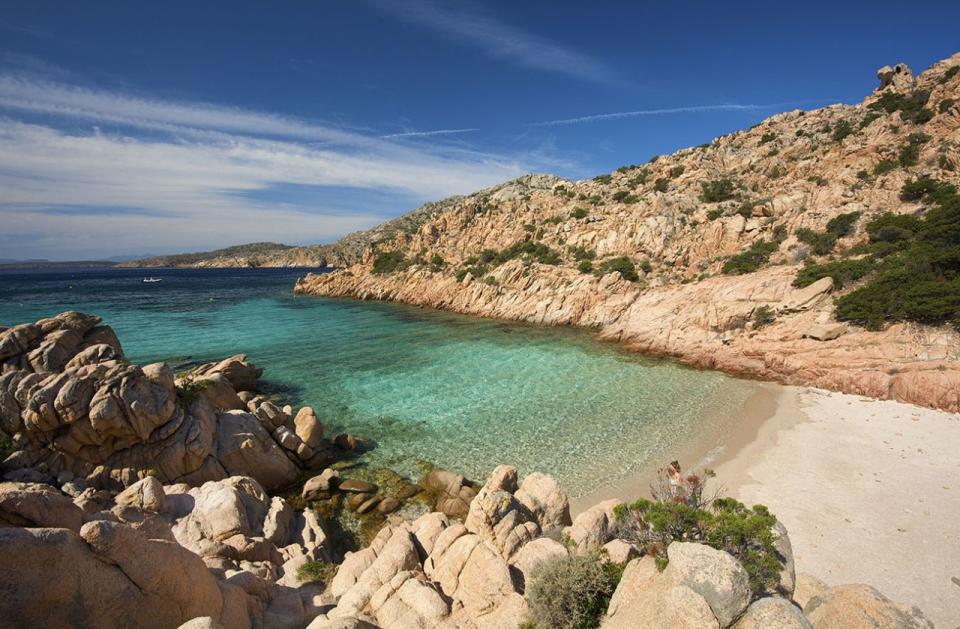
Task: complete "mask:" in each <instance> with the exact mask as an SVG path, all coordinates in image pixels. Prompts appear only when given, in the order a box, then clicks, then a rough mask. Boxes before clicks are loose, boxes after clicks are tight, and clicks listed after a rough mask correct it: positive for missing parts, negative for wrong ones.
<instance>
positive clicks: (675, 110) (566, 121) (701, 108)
mask: <svg viewBox="0 0 960 629" xmlns="http://www.w3.org/2000/svg"><path fill="white" fill-rule="evenodd" d="M781 104H789V103H781ZM777 106H779V105H693V106H690V107H670V108H666V109H637V110H634V111H617V112H613V113H609V114H593V115H590V116H579V117H577V118H562V119H560V120H545V121H543V122H531V123H529V124H528V125H527V126H528V127H553V126H561V125H571V124H580V123H582V122H598V121H601V120H616V119H619V118H636V117H638V116H662V115H664V114H688V113H699V112H706V111H757V110H759V109H769V108H771V107H777Z"/></svg>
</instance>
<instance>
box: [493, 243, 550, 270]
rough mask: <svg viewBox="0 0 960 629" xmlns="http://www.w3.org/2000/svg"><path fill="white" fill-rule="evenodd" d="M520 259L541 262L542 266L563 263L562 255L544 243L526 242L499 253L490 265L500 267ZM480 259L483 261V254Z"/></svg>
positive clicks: (514, 244)
mask: <svg viewBox="0 0 960 629" xmlns="http://www.w3.org/2000/svg"><path fill="white" fill-rule="evenodd" d="M520 257H522V258H524V259H525V260H529V261H532V262H539V263H540V264H560V261H561V258H560V254H559V253H558V252H557V251H555V250H554V249H551V248H550V247H549V246H547V245H545V244H544V243H542V242H536V241H534V240H524V241H520V242H515V243H513V244H512V245H510V246H509V247H507V248H506V249H504V250H503V251H501V252H499V253H497V254H496V255H495V256H494V257H493V259H492V260H491V261H490V264H492V265H493V266H500V265H501V264H503V263H505V262H508V261H510V260H513V259H514V258H520ZM480 259H481V260H483V254H481V257H480Z"/></svg>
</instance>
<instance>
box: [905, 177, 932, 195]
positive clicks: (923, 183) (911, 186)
mask: <svg viewBox="0 0 960 629" xmlns="http://www.w3.org/2000/svg"><path fill="white" fill-rule="evenodd" d="M939 189H940V183H939V182H938V181H937V180H935V179H933V178H931V177H918V178H916V179H911V180H910V181H908V182H907V183H905V184H903V187H902V188H900V200H901V201H919V200H920V199H922V198H923V197H925V196H927V195H931V194H933V193H935V192H937V190H939Z"/></svg>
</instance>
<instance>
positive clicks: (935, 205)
mask: <svg viewBox="0 0 960 629" xmlns="http://www.w3.org/2000/svg"><path fill="white" fill-rule="evenodd" d="M901 198H907V199H911V200H922V201H924V202H927V203H929V204H931V207H929V208H928V209H927V210H926V212H925V213H924V214H923V216H922V217H920V218H917V217H910V216H897V215H892V214H884V215H882V216H879V217H877V218H876V219H874V220H873V221H871V222H870V223H869V224H868V225H867V232H868V233H869V234H870V238H871V246H873V247H875V248H876V249H877V251H878V252H879V253H877V254H876V255H875V256H874V258H875V260H876V264H875V269H874V272H873V273H872V274H871V275H870V277H868V279H867V282H866V283H865V284H864V285H863V286H861V287H859V288H857V289H856V290H854V291H853V292H851V293H849V294H847V295H844V296H842V297H840V298H839V299H837V301H836V316H837V319H839V320H841V321H850V322H852V323H857V324H859V325H863V326H864V327H867V328H869V329H874V330H877V329H881V328H882V327H883V326H884V325H886V324H887V323H889V322H894V321H916V322H918V323H925V324H928V325H940V324H944V323H950V324H952V325H954V326H955V327H958V328H960V195H958V194H957V189H956V187H955V186H953V185H949V184H943V183H940V182H938V181H935V180H932V179H928V178H922V179H917V180H913V181H911V182H908V183H907V184H905V185H904V186H903V189H902V190H901Z"/></svg>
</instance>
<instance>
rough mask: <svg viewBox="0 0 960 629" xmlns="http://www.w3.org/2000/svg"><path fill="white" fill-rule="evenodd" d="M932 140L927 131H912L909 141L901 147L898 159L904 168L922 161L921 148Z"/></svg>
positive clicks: (908, 137)
mask: <svg viewBox="0 0 960 629" xmlns="http://www.w3.org/2000/svg"><path fill="white" fill-rule="evenodd" d="M929 141H930V136H929V135H927V134H926V133H911V134H910V135H909V136H907V143H906V144H904V145H903V146H902V147H901V148H900V153H898V155H897V160H898V161H899V162H900V165H901V166H903V167H904V168H908V167H910V166H916V165H917V163H919V161H920V148H921V147H922V146H923V145H924V144H926V143H927V142H929Z"/></svg>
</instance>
